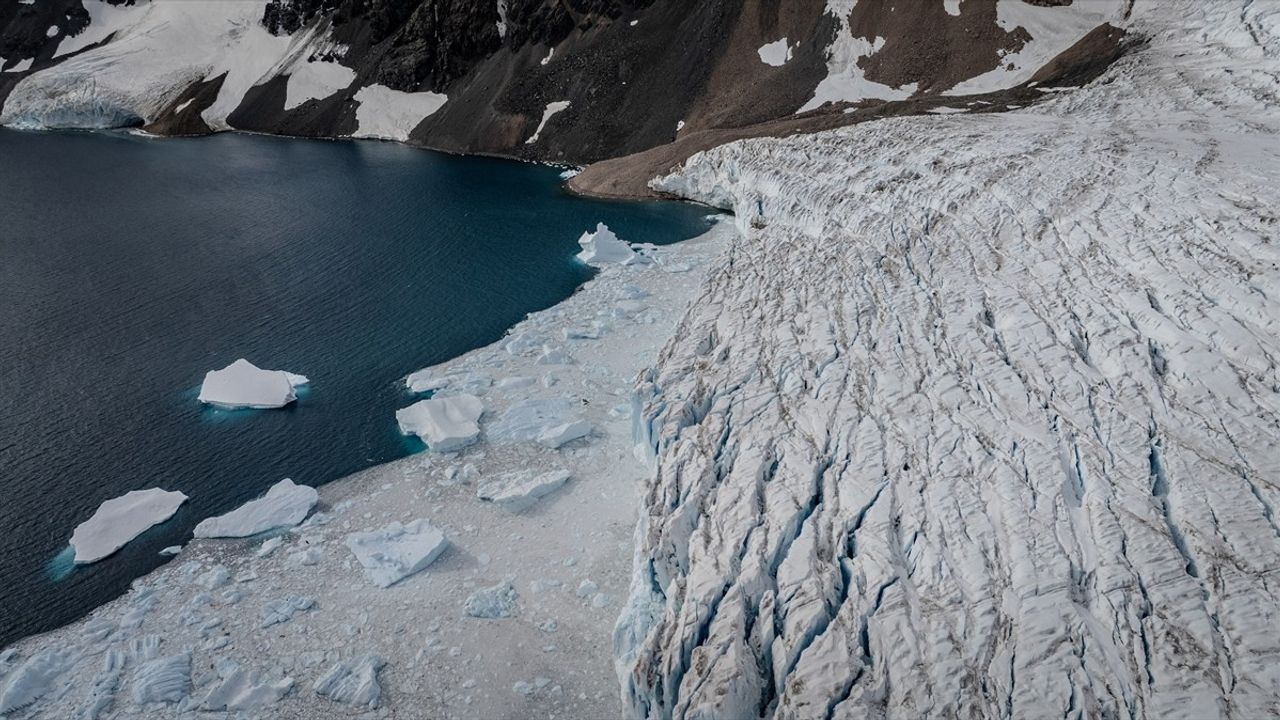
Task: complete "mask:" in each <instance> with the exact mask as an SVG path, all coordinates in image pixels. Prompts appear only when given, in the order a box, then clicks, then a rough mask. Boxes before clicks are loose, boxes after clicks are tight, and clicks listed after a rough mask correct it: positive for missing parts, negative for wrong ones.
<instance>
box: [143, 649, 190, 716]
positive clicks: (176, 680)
mask: <svg viewBox="0 0 1280 720" xmlns="http://www.w3.org/2000/svg"><path fill="white" fill-rule="evenodd" d="M190 690H191V652H190V651H187V650H184V651H182V652H180V653H176V654H174V655H167V656H165V657H160V658H156V659H154V660H148V661H146V662H144V663H142V664H141V665H139V666H138V670H137V672H135V673H134V676H133V700H134V702H136V703H138V704H139V705H145V704H147V703H155V702H166V703H176V702H178V701H179V700H181V699H183V698H185V697H186V696H187V693H188V692H190Z"/></svg>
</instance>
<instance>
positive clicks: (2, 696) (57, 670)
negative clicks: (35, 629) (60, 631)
mask: <svg viewBox="0 0 1280 720" xmlns="http://www.w3.org/2000/svg"><path fill="white" fill-rule="evenodd" d="M5 655H6V656H7V657H8V658H10V659H12V657H13V655H11V654H10V653H9V651H5ZM78 655H79V654H78V653H77V652H76V651H75V650H74V649H73V648H64V647H58V646H54V647H52V648H49V649H47V650H44V651H43V652H41V653H40V654H38V655H34V656H32V657H31V658H30V659H28V660H27V661H26V662H24V663H23V664H22V665H20V666H18V669H17V670H14V671H13V674H12V675H10V676H9V678H8V679H9V684H8V685H6V686H5V688H4V692H3V693H0V716H5V717H8V714H9V713H12V712H15V711H17V710H20V709H22V708H24V707H26V706H28V705H30V704H32V703H34V702H35V701H37V700H39V699H40V698H42V697H44V696H45V694H47V693H48V692H49V691H50V690H52V689H53V681H54V680H55V679H57V677H58V676H59V675H61V674H62V673H64V672H66V671H67V670H69V669H70V668H71V666H72V665H73V664H75V661H76V660H77V659H78Z"/></svg>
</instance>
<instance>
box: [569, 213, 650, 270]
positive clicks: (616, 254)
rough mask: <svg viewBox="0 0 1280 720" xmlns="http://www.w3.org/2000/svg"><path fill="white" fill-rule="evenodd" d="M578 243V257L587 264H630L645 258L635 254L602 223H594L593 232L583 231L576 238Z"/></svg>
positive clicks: (642, 260)
mask: <svg viewBox="0 0 1280 720" xmlns="http://www.w3.org/2000/svg"><path fill="white" fill-rule="evenodd" d="M578 244H579V245H581V246H582V252H580V253H578V259H579V260H581V261H582V262H584V263H587V264H588V265H602V264H605V263H617V264H619V265H631V264H633V263H637V262H644V260H645V258H644V257H643V256H641V255H638V254H636V252H635V251H634V250H632V249H631V246H630V245H628V244H627V243H625V242H623V241H621V240H619V239H618V236H617V235H614V234H613V231H612V230H610V229H609V227H608V226H607V225H605V224H604V223H600V224H598V225H596V230H595V232H586V233H583V234H582V237H580V238H578Z"/></svg>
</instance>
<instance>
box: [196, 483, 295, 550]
mask: <svg viewBox="0 0 1280 720" xmlns="http://www.w3.org/2000/svg"><path fill="white" fill-rule="evenodd" d="M317 499H319V494H318V493H316V489H315V488H313V487H308V486H306V485H295V484H294V482H293V481H292V480H290V479H289V478H285V479H284V480H281V481H280V482H278V483H276V484H275V485H272V486H271V489H270V490H268V491H267V494H266V495H263V496H262V497H260V498H258V499H257V500H250V501H249V502H247V503H245V504H244V505H241V506H240V507H238V508H236V509H235V510H232V511H231V512H229V513H227V514H226V515H219V516H218V517H211V518H208V519H205V520H203V521H201V522H200V524H199V525H197V526H196V529H195V533H194V535H195V536H196V537H198V538H241V537H249V536H251V535H257V534H258V533H263V532H266V531H268V530H274V529H275V528H283V527H293V526H294V525H297V524H298V523H300V522H302V520H303V518H305V517H306V516H307V513H309V512H311V508H312V507H314V506H315V504H316V500H317Z"/></svg>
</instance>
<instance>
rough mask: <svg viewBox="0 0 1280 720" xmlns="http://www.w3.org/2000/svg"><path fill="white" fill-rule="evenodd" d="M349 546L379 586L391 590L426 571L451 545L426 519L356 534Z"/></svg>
mask: <svg viewBox="0 0 1280 720" xmlns="http://www.w3.org/2000/svg"><path fill="white" fill-rule="evenodd" d="M346 545H347V547H348V548H351V552H353V553H355V556H356V559H357V560H359V561H360V564H361V565H363V566H364V568H365V571H366V573H367V574H368V575H369V579H370V580H372V581H373V584H374V585H377V586H378V587H384V588H385V587H391V586H392V585H394V584H396V583H398V582H400V581H401V580H403V579H404V578H406V577H409V576H410V575H412V574H414V573H416V572H418V571H420V570H422V569H423V568H425V567H427V566H428V565H430V564H431V563H432V562H434V561H435V559H436V558H438V557H440V553H442V552H444V551H445V548H446V547H448V546H449V541H448V540H446V539H445V536H444V533H443V532H441V531H440V530H438V529H437V528H436V527H435V526H434V525H432V524H431V523H429V522H427V521H426V520H414V521H413V522H411V523H409V524H408V525H401V524H400V523H398V522H393V523H391V524H390V525H387V526H386V527H384V528H381V529H379V530H370V531H367V532H358V533H352V534H351V535H349V536H347V540H346Z"/></svg>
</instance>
